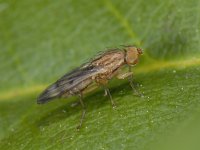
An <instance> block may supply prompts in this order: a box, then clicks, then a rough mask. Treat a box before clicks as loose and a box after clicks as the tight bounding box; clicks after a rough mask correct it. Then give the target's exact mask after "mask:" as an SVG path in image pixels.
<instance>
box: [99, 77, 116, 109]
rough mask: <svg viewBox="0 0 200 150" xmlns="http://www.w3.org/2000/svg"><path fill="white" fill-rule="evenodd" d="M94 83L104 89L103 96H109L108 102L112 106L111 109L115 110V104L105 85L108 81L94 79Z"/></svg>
mask: <svg viewBox="0 0 200 150" xmlns="http://www.w3.org/2000/svg"><path fill="white" fill-rule="evenodd" d="M96 83H97V84H99V85H101V86H103V88H104V91H105V94H104V96H109V98H110V102H111V104H112V107H113V108H115V107H116V104H115V102H114V100H113V98H112V95H111V94H110V90H109V89H108V87H107V86H106V84H107V83H108V80H107V79H96Z"/></svg>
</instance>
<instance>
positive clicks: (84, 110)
mask: <svg viewBox="0 0 200 150" xmlns="http://www.w3.org/2000/svg"><path fill="white" fill-rule="evenodd" d="M79 101H80V104H81V106H82V115H81V119H80V123H79V125H78V126H77V130H79V129H80V128H81V126H82V123H83V119H84V118H85V113H86V109H85V105H84V103H83V94H82V93H81V92H80V93H79Z"/></svg>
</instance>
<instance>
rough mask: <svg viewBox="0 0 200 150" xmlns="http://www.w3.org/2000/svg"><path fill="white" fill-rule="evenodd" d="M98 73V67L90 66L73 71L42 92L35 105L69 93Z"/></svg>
mask: <svg viewBox="0 0 200 150" xmlns="http://www.w3.org/2000/svg"><path fill="white" fill-rule="evenodd" d="M99 71H100V68H99V67H96V66H90V65H88V66H86V67H81V68H77V69H75V70H73V71H72V72H70V73H68V74H66V75H64V76H63V77H61V78H60V79H59V80H57V81H56V82H55V83H53V84H52V85H50V86H49V87H48V88H47V89H46V90H44V92H42V93H41V94H40V96H39V97H38V100H37V103H38V104H43V103H46V102H48V101H50V100H52V99H53V98H56V97H60V96H61V95H62V94H63V93H65V92H67V91H69V90H70V89H72V88H73V87H75V86H76V85H77V84H79V83H81V82H82V81H84V80H86V79H88V78H90V77H92V76H94V75H96V74H98V73H99Z"/></svg>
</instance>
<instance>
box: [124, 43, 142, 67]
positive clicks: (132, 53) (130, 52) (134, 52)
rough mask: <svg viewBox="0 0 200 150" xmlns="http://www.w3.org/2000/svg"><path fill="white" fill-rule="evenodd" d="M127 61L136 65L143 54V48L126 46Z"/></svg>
mask: <svg viewBox="0 0 200 150" xmlns="http://www.w3.org/2000/svg"><path fill="white" fill-rule="evenodd" d="M125 54H126V55H125V61H126V63H127V64H128V65H135V64H137V63H138V60H139V56H140V55H141V54H142V49H140V48H137V47H134V46H128V47H126V48H125Z"/></svg>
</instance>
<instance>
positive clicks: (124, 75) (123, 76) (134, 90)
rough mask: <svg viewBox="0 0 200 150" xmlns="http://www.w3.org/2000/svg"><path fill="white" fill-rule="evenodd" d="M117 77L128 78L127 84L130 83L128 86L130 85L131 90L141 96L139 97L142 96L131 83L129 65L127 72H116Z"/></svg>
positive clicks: (131, 75) (131, 76)
mask: <svg viewBox="0 0 200 150" xmlns="http://www.w3.org/2000/svg"><path fill="white" fill-rule="evenodd" d="M117 78H118V79H125V78H128V80H129V84H130V86H131V88H132V90H133V92H134V93H136V95H138V96H141V97H142V96H143V95H142V94H141V93H140V92H139V91H137V89H136V87H135V85H134V83H133V72H132V71H131V67H130V66H129V71H128V72H126V73H121V74H118V75H117Z"/></svg>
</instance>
